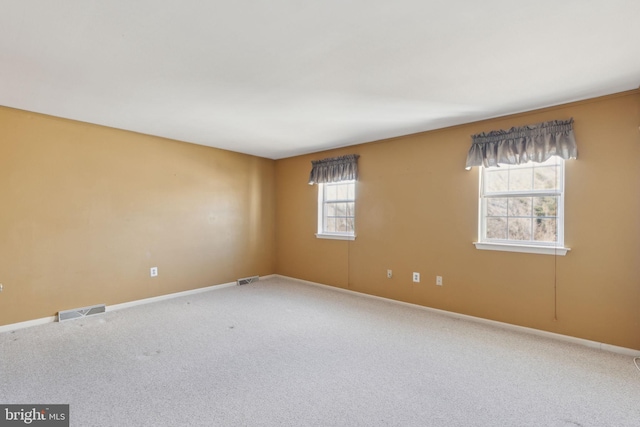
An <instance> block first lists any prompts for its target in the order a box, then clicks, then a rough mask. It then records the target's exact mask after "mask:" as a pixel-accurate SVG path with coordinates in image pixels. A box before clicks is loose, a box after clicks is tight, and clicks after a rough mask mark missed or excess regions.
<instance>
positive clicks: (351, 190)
mask: <svg viewBox="0 0 640 427" xmlns="http://www.w3.org/2000/svg"><path fill="white" fill-rule="evenodd" d="M347 188H348V190H349V194H348V195H347V198H348V199H349V200H355V198H356V184H354V183H353V182H352V183H350V184H347Z"/></svg>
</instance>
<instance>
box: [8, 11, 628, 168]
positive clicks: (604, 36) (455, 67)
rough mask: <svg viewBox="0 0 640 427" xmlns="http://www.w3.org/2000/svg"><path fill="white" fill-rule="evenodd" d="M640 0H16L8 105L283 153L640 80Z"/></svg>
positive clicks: (261, 153) (523, 108)
mask: <svg viewBox="0 0 640 427" xmlns="http://www.w3.org/2000/svg"><path fill="white" fill-rule="evenodd" d="M639 53H640V1H639V0H483V1H477V0H395V1H390V0H341V1H336V0H323V1H320V0H316V1H304V0H269V1H267V0H262V1H260V0H253V1H249V0H233V1H231V0H228V1H222V0H175V1H170V0H109V1H104V0H103V1H99V0H56V1H52V0H2V2H1V3H0V105H5V106H8V107H14V108H19V109H24V110H29V111H34V112H39V113H45V114H50V115H53V116H59V117H66V118H71V119H75V120H81V121H85V122H90V123H97V124H101V125H106V126H111V127H115V128H120V129H127V130H132V131H137V132H141V133H145V134H151V135H158V136H164V137H167V138H173V139H178V140H182V141H187V142H192V143H195V144H202V145H208V146H213V147H219V148H224V149H228V150H233V151H238V152H242V153H249V154H254V155H258V156H263V157H267V158H272V159H278V158H283V157H289V156H293V155H297V154H303V153H309V152H314V151H319V150H322V149H327V148H333V147H340V146H346V145H352V144H357V143H362V142H368V141H373V140H378V139H382V138H388V137H393V136H399V135H405V134H409V133H415V132H420V131H425V130H431V129H437V128H441V127H445V126H451V125H455V124H461V123H467V122H471V121H476V120H479V119H484V118H490V117H495V116H500V115H504V114H509V113H514V112H520V111H526V110H531V109H535V108H539V107H545V106H550V105H554V104H560V103H564V102H568V101H574V100H579V99H585V98H591V97H594V96H599V95H605V94H610V93H615V92H620V91H625V90H630V89H635V88H637V87H638V85H639V84H640V54H639Z"/></svg>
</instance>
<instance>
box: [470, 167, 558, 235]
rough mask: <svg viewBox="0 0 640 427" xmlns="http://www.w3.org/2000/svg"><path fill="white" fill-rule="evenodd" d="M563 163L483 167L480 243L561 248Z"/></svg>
mask: <svg viewBox="0 0 640 427" xmlns="http://www.w3.org/2000/svg"><path fill="white" fill-rule="evenodd" d="M563 178H564V160H563V159H561V158H559V157H556V156H553V157H551V158H550V159H549V160H547V161H546V162H544V163H532V162H530V163H526V164H523V165H501V166H500V167H492V168H485V167H482V168H481V182H482V185H481V191H480V198H481V206H480V211H481V212H480V223H481V224H480V230H481V233H480V234H481V235H480V241H481V242H496V243H514V244H532V245H545V246H562V245H563V244H564V241H563V240H564V239H563V228H564V227H563V204H564V194H563V192H564V182H563Z"/></svg>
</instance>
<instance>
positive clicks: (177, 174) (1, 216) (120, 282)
mask: <svg viewBox="0 0 640 427" xmlns="http://www.w3.org/2000/svg"><path fill="white" fill-rule="evenodd" d="M0 196H1V200H2V207H1V208H0V283H3V284H4V292H2V293H0V325H3V324H10V323H15V322H20V321H24V320H30V319H34V318H40V317H46V316H53V315H54V314H55V313H56V312H57V311H59V310H64V309H70V308H76V307H82V306H87V305H92V304H99V303H106V304H115V303H121V302H125V301H132V300H137V299H141V298H146V297H152V296H156V295H162V294H168V293H172V292H179V291H184V290H188V289H194V288H199V287H205V286H209V285H215V284H220V283H225V282H229V281H232V280H235V279H236V278H238V277H245V276H249V275H254V274H260V275H265V274H271V273H274V268H275V254H274V251H273V248H274V246H275V230H274V226H275V163H274V161H272V160H267V159H262V158H257V157H252V156H248V155H243V154H237V153H232V152H228V151H223V150H217V149H213V148H208V147H202V146H196V145H192V144H186V143H182V142H177V141H171V140H166V139H162V138H155V137H151V136H145V135H140V134H136V133H131V132H126V131H120V130H115V129H110V128H105V127H100V126H94V125H89V124H84V123H78V122H73V121H69V120H64V119H57V118H53V117H48V116H43V115H39V114H33V113H28V112H24V111H18V110H12V109H8V108H0ZM153 266H157V267H158V269H159V276H158V277H156V278H150V277H149V268H150V267H153Z"/></svg>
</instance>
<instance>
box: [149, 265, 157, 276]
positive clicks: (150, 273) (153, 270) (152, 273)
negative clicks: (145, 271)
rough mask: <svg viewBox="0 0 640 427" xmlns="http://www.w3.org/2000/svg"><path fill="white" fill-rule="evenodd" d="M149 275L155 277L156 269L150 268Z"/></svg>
mask: <svg viewBox="0 0 640 427" xmlns="http://www.w3.org/2000/svg"><path fill="white" fill-rule="evenodd" d="M149 275H150V276H151V277H156V276H157V275H158V267H151V268H150V269H149Z"/></svg>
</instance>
